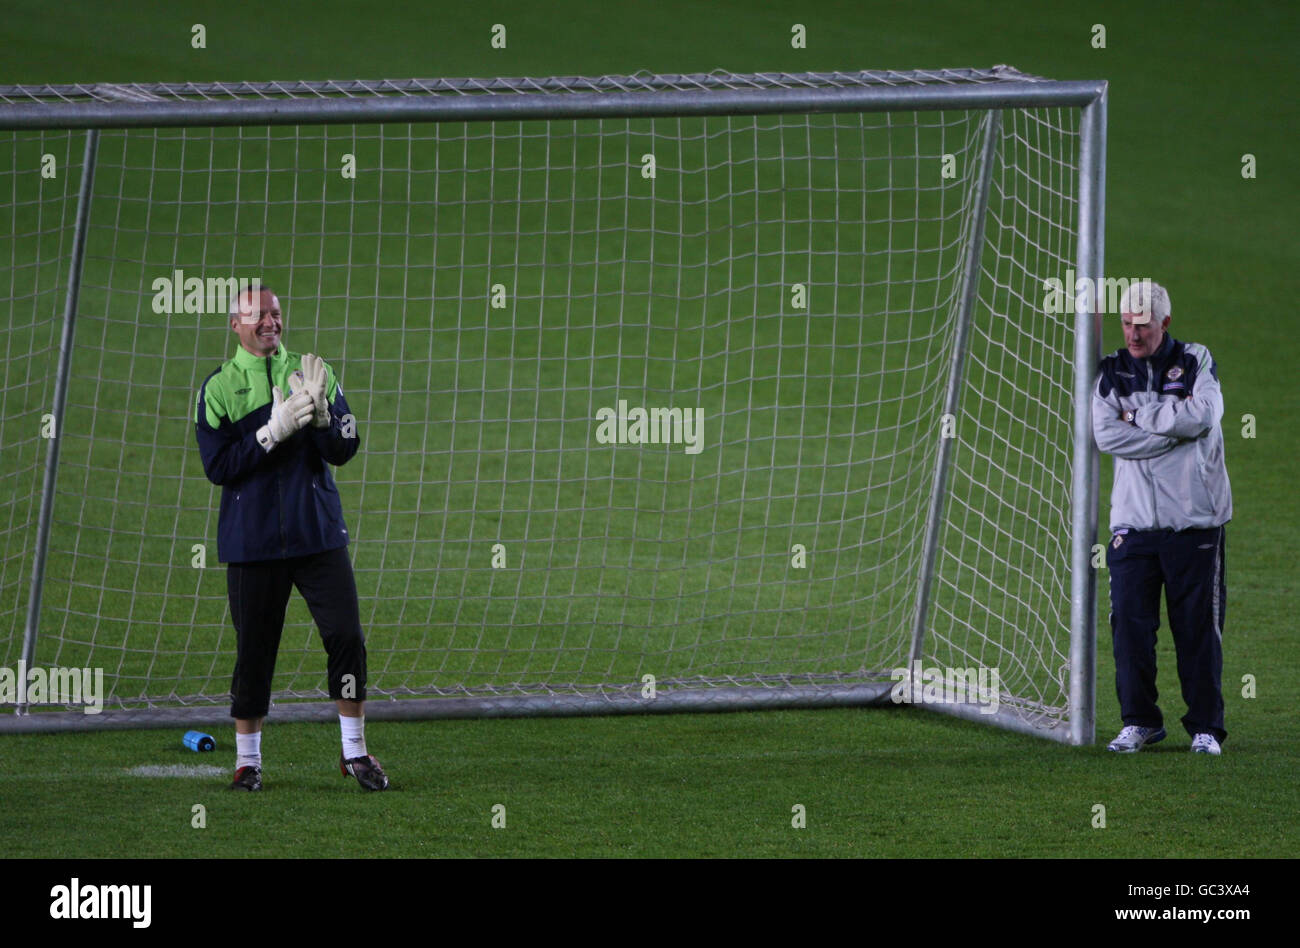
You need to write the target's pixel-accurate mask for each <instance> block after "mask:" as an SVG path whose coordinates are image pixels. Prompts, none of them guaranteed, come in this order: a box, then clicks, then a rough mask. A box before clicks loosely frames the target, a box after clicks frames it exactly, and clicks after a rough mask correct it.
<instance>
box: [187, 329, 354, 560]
mask: <svg viewBox="0 0 1300 948" xmlns="http://www.w3.org/2000/svg"><path fill="white" fill-rule="evenodd" d="M300 368H302V356H301V355H299V354H298V353H295V352H289V351H287V350H286V349H285V348H284V346H280V347H279V348H278V349H277V350H276V352H275V354H274V355H272V356H269V357H262V356H255V355H253V354H252V353H251V352H249V351H248V350H247V349H244V348H243V347H242V346H241V347H240V348H239V349H238V350H236V352H235V357H234V358H233V359H231V360H229V361H228V362H226V363H224V364H223V365H222V366H221V368H219V369H217V370H216V371H215V372H213V373H212V374H211V375H209V376H208V377H207V378H206V379H204V381H203V384H202V385H201V386H200V387H199V397H198V403H197V405H196V407H195V415H194V429H195V432H196V433H197V435H198V439H199V453H200V454H201V455H202V456H203V472H204V473H205V474H207V476H208V480H210V481H212V483H214V484H219V485H220V486H221V515H220V518H219V520H218V523H217V558H218V559H219V560H220V561H221V562H222V563H248V562H254V561H258V560H279V559H287V558H289V557H293V556H306V555H308V554H312V553H323V552H325V551H326V550H334V549H338V548H339V547H344V546H347V544H348V528H347V524H345V523H344V522H343V504H342V503H341V502H340V500H339V492H338V488H337V487H335V485H334V478H333V476H332V475H331V474H330V469H329V464H334V465H340V464H346V463H347V462H348V461H349V460H351V459H352V456H353V455H354V454H356V453H357V447H358V446H359V444H360V439H359V438H358V437H357V436H356V420H355V419H354V418H351V417H347V422H346V427H345V423H344V418H345V417H346V416H350V412H351V410H350V409H349V408H348V403H347V401H346V400H345V399H344V397H343V390H342V388H341V387H340V386H339V383H338V379H337V378H335V375H334V370H333V369H332V368H330V367H329V366H328V365H327V366H326V367H325V371H326V389H325V393H326V399H327V400H328V401H329V409H330V425H329V427H328V428H316V427H313V426H312V424H311V423H310V422H308V424H307V427H305V428H303V429H302V430H301V431H299V432H297V433H296V434H294V435H293V436H292V437H291V438H289V439H288V440H287V441H284V442H282V443H280V444H278V445H276V446H275V447H274V448H272V449H271V450H270V451H266V450H265V449H264V448H263V447H262V446H261V445H260V444H258V443H257V429H259V428H261V427H262V425H264V424H266V423H267V422H268V421H269V420H270V418H271V386H272V385H278V386H279V387H280V391H281V392H283V393H284V397H285V398H288V397H289V376H290V374H291V373H293V372H294V371H296V370H298V369H300ZM345 431H346V435H345ZM327 462H328V463H327Z"/></svg>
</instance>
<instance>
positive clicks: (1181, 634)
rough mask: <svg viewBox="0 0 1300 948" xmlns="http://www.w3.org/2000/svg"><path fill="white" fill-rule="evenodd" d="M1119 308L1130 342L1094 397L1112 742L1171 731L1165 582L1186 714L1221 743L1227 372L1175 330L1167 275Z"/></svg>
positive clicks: (1214, 745) (1116, 745) (1127, 744)
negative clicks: (1223, 376)
mask: <svg viewBox="0 0 1300 948" xmlns="http://www.w3.org/2000/svg"><path fill="white" fill-rule="evenodd" d="M1120 308H1121V310H1122V311H1123V312H1122V316H1121V319H1122V322H1123V327H1124V338H1125V346H1124V348H1122V349H1120V350H1118V351H1117V352H1115V353H1114V354H1112V355H1109V356H1107V357H1106V358H1104V359H1103V360H1102V362H1101V366H1100V368H1099V370H1098V374H1097V382H1096V386H1095V387H1094V389H1093V396H1092V424H1093V433H1094V435H1095V436H1096V439H1097V446H1098V447H1099V448H1100V449H1101V450H1102V451H1104V452H1106V453H1108V454H1112V455H1114V456H1115V483H1114V487H1113V489H1112V491H1111V507H1110V531H1111V538H1110V543H1109V544H1108V546H1107V550H1106V566H1107V568H1108V570H1109V572H1110V591H1111V616H1110V620H1111V631H1112V633H1113V636H1114V650H1115V678H1116V690H1117V691H1118V694H1119V702H1120V711H1121V714H1122V716H1123V720H1124V725H1125V727H1124V729H1123V730H1122V731H1121V732H1120V735H1119V736H1118V737H1117V738H1116V739H1115V740H1114V741H1113V742H1112V743H1111V744H1110V749H1111V750H1115V751H1122V752H1132V751H1137V750H1140V749H1141V748H1142V747H1143V746H1144V745H1145V744H1152V743H1155V742H1156V741H1159V740H1162V739H1163V738H1164V737H1165V730H1164V721H1163V716H1162V714H1161V711H1160V708H1159V706H1158V705H1157V704H1156V697H1157V693H1156V648H1155V646H1156V630H1157V629H1158V628H1159V626H1160V588H1161V586H1162V585H1163V586H1164V589H1165V602H1166V606H1167V609H1168V613H1169V625H1170V629H1171V631H1172V633H1173V637H1174V646H1175V649H1176V652H1177V656H1178V678H1179V682H1180V683H1181V685H1182V694H1183V700H1184V701H1185V702H1186V704H1187V714H1186V715H1185V716H1184V717H1183V719H1182V723H1183V726H1184V728H1185V729H1186V730H1187V733H1188V734H1189V735H1191V736H1192V739H1193V740H1192V750H1194V751H1197V752H1201V753H1209V754H1218V753H1219V752H1220V747H1219V744H1220V742H1222V741H1223V740H1224V739H1225V738H1226V737H1227V732H1226V731H1225V730H1224V727H1223V695H1222V690H1221V684H1220V679H1221V676H1222V671H1223V651H1222V637H1223V621H1224V612H1225V604H1226V598H1227V589H1226V585H1225V581H1224V553H1225V544H1224V524H1226V523H1227V522H1228V521H1229V520H1230V519H1232V490H1231V487H1230V485H1229V483H1228V471H1227V467H1226V466H1225V463H1224V456H1223V431H1222V428H1221V427H1220V421H1221V419H1222V418H1223V396H1222V393H1221V392H1220V389H1219V378H1218V371H1217V369H1216V366H1215V363H1214V359H1213V358H1212V357H1211V355H1210V352H1209V350H1208V349H1206V348H1205V347H1204V346H1201V345H1197V344H1195V343H1184V342H1180V341H1178V340H1177V339H1174V338H1173V337H1172V336H1170V335H1169V334H1168V333H1167V332H1166V331H1165V330H1166V329H1167V327H1168V325H1169V320H1170V307H1169V296H1168V293H1167V292H1166V291H1165V290H1164V288H1163V287H1161V286H1160V285H1159V284H1156V283H1150V282H1147V281H1143V282H1140V283H1135V284H1133V285H1132V287H1131V288H1130V290H1129V292H1127V293H1125V295H1124V299H1123V300H1122V301H1121V306H1120Z"/></svg>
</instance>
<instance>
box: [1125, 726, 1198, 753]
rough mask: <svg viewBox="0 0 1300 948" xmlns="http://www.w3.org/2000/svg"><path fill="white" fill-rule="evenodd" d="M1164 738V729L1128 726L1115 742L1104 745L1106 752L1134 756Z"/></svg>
mask: <svg viewBox="0 0 1300 948" xmlns="http://www.w3.org/2000/svg"><path fill="white" fill-rule="evenodd" d="M1166 736H1167V735H1166V733H1165V729H1164V728H1162V727H1139V726H1138V725H1136V724H1129V725H1126V726H1125V728H1124V730H1122V731H1120V732H1119V734H1117V735H1116V736H1115V740H1113V741H1111V742H1110V743H1109V744H1107V745H1106V750H1112V751H1115V752H1116V753H1119V754H1136V753H1137V752H1138V751H1140V750H1141V749H1142V748H1144V747H1146V746H1147V745H1148V744H1157V743H1159V742H1160V741H1163V740H1164V739H1165V737H1166ZM1205 736H1206V737H1209V736H1210V735H1205Z"/></svg>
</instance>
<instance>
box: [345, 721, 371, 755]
mask: <svg viewBox="0 0 1300 948" xmlns="http://www.w3.org/2000/svg"><path fill="white" fill-rule="evenodd" d="M339 728H340V729H341V730H342V731H343V759H344V760H351V759H352V758H353V757H365V756H366V718H365V715H362V716H361V717H359V718H345V717H344V716H343V715H341V714H340V715H339Z"/></svg>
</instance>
